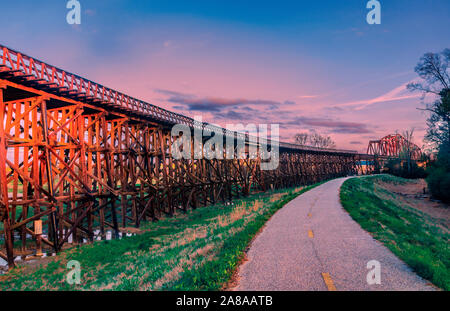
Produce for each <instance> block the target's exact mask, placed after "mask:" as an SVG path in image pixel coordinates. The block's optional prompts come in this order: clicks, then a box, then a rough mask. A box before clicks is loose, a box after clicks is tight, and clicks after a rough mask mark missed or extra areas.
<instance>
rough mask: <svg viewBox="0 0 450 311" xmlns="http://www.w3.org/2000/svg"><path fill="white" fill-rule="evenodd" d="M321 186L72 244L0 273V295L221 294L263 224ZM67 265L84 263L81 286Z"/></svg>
mask: <svg viewBox="0 0 450 311" xmlns="http://www.w3.org/2000/svg"><path fill="white" fill-rule="evenodd" d="M317 185H319V184H316V185H313V186H309V187H305V188H302V189H300V188H297V189H285V190H279V191H274V192H266V193H260V194H254V195H251V196H249V197H247V198H245V199H242V200H236V201H235V204H234V205H223V204H218V205H215V206H209V207H202V208H198V209H196V210H191V211H189V212H187V213H186V214H179V215H176V216H175V217H171V218H164V219H161V220H160V221H158V222H154V223H146V224H144V225H143V227H142V228H141V229H142V230H144V232H143V233H142V234H139V235H136V236H132V237H126V238H123V239H121V240H112V241H98V242H94V243H93V244H91V245H83V246H79V247H74V248H71V249H69V250H66V251H65V252H63V253H61V254H60V255H59V256H58V257H57V258H56V259H55V260H54V261H53V262H51V263H50V264H48V265H46V266H44V265H41V266H39V267H38V268H35V269H30V268H26V267H24V266H22V267H18V268H16V269H13V270H12V271H10V272H8V273H7V274H6V275H3V276H0V290H219V289H222V288H223V287H224V285H225V284H227V282H229V280H230V278H231V277H232V274H233V272H234V271H235V269H236V268H237V266H238V264H239V262H240V260H241V259H242V258H243V254H244V251H245V249H246V248H247V247H248V245H249V243H250V241H251V239H252V238H253V237H254V236H255V234H256V233H257V232H258V231H259V230H260V229H261V227H262V226H263V225H264V223H265V222H266V221H267V220H268V219H269V218H270V217H271V216H272V215H273V214H274V213H275V212H276V211H277V210H278V209H280V208H281V207H283V206H284V205H285V204H286V203H287V202H289V201H290V200H292V199H294V198H295V197H297V196H298V195H300V194H302V193H304V192H305V191H308V190H309V189H312V188H313V187H315V186H317ZM70 260H78V261H79V262H80V264H81V284H79V285H69V284H68V283H67V282H66V281H65V276H66V274H67V272H68V271H69V270H68V269H66V264H67V262H68V261H70Z"/></svg>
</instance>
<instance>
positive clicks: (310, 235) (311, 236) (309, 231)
mask: <svg viewBox="0 0 450 311" xmlns="http://www.w3.org/2000/svg"><path fill="white" fill-rule="evenodd" d="M308 237H310V238H313V237H314V233H313V232H312V230H308Z"/></svg>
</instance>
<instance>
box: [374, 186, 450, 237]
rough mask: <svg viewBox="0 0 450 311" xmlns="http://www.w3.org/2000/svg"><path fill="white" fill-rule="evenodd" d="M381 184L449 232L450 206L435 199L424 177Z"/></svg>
mask: <svg viewBox="0 0 450 311" xmlns="http://www.w3.org/2000/svg"><path fill="white" fill-rule="evenodd" d="M380 185H381V186H382V187H383V188H385V189H387V190H389V191H390V192H392V193H395V194H397V195H399V197H400V198H401V199H402V200H403V201H404V202H405V203H407V204H408V205H409V206H410V207H412V208H414V209H416V210H418V211H420V212H422V213H425V214H427V215H428V216H430V217H432V218H433V219H434V220H435V221H436V223H435V224H437V225H439V226H440V227H441V228H443V229H444V230H445V231H447V232H449V228H450V206H449V205H448V204H445V203H443V202H441V201H438V200H433V199H432V198H431V195H430V193H429V192H428V188H427V183H426V181H425V180H424V179H418V180H417V181H415V182H411V183H405V184H397V185H396V184H391V183H385V182H380Z"/></svg>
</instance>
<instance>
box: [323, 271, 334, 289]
mask: <svg viewBox="0 0 450 311" xmlns="http://www.w3.org/2000/svg"><path fill="white" fill-rule="evenodd" d="M322 277H323V280H324V282H325V285H326V286H327V288H328V290H329V291H336V287H335V286H334V283H333V280H332V279H331V276H330V274H329V273H322Z"/></svg>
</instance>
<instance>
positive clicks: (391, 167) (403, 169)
mask: <svg viewBox="0 0 450 311" xmlns="http://www.w3.org/2000/svg"><path fill="white" fill-rule="evenodd" d="M385 172H386V173H389V174H391V175H394V176H398V177H403V178H411V179H415V178H425V177H426V176H427V172H426V171H425V169H424V168H422V167H419V166H418V165H417V163H416V162H414V161H413V162H411V164H410V167H409V168H408V163H407V162H406V161H402V160H400V159H390V160H389V161H388V162H387V163H386V165H385Z"/></svg>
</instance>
